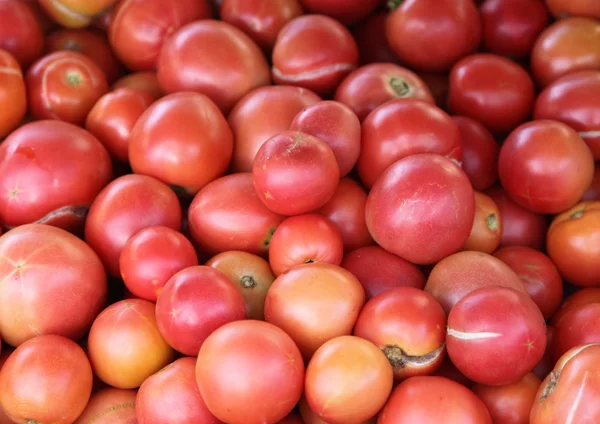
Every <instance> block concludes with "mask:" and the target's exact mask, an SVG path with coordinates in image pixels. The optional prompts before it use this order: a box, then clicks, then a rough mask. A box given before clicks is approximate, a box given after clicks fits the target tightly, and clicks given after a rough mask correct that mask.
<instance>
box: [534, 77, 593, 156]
mask: <svg viewBox="0 0 600 424" xmlns="http://www.w3.org/2000/svg"><path fill="white" fill-rule="evenodd" d="M599 97H600V71H581V72H575V73H573V74H567V75H565V76H563V77H561V78H558V79H557V80H556V81H554V82H552V83H551V84H550V85H548V86H547V87H546V88H545V89H544V90H543V91H542V92H541V93H540V95H539V96H538V98H537V100H536V102H535V108H534V109H533V117H534V118H535V119H553V120H555V121H561V122H564V123H565V124H567V125H569V126H570V127H571V128H573V129H574V130H575V131H578V132H579V135H580V136H581V138H583V140H584V141H585V142H586V143H587V145H588V146H589V148H590V149H591V150H592V154H593V155H594V159H595V160H600V105H598V102H597V101H596V100H597V99H598V98H599Z"/></svg>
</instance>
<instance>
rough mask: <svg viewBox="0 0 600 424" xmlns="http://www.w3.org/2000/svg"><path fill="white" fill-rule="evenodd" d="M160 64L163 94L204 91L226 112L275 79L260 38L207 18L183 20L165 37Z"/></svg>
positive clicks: (159, 75) (159, 78)
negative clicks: (257, 39) (185, 23)
mask: <svg viewBox="0 0 600 424" xmlns="http://www.w3.org/2000/svg"><path fill="white" fill-rule="evenodd" d="M215 46H219V48H215ZM157 69H158V71H157V75H158V82H159V83H160V87H161V89H162V90H163V91H164V92H165V93H176V92H180V91H194V92H198V93H201V94H204V95H206V96H208V97H209V98H210V99H211V100H212V101H214V102H215V103H216V104H217V106H218V107H219V108H220V109H221V110H222V111H223V113H224V114H228V113H229V112H230V111H231V109H232V108H233V106H234V105H235V104H236V103H237V102H238V101H239V100H240V99H241V98H242V97H243V96H244V95H245V94H247V93H248V92H250V91H251V90H253V89H255V88H257V87H262V86H264V85H269V84H270V82H271V74H270V72H269V65H268V64H267V60H266V58H265V57H264V55H263V53H262V52H261V51H260V49H259V48H258V46H257V45H256V43H255V42H254V41H252V39H251V38H250V37H248V36H247V35H246V34H244V33H243V32H242V31H241V30H239V29H237V28H236V27H234V26H233V25H230V24H228V23H226V22H220V21H214V20H208V19H207V20H201V21H195V22H192V23H190V24H188V25H185V26H183V27H182V28H180V29H179V30H177V32H175V33H174V34H173V35H171V36H170V37H169V38H167V39H166V41H165V43H164V46H163V48H162V50H161V51H160V55H159V57H158V63H157Z"/></svg>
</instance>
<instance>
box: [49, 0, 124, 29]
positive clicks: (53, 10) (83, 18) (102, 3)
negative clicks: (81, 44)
mask: <svg viewBox="0 0 600 424" xmlns="http://www.w3.org/2000/svg"><path fill="white" fill-rule="evenodd" d="M116 2H117V0H39V3H40V5H41V6H42V7H43V8H44V10H45V12H46V13H47V14H48V15H49V16H50V17H51V18H52V19H53V20H55V21H56V22H58V23H59V24H60V25H62V26H64V27H67V28H83V27H86V26H88V25H90V24H91V23H92V21H93V19H94V17H95V16H96V15H99V14H100V13H101V12H102V11H103V10H106V9H108V8H110V7H111V6H113V5H114V4H115V3H116Z"/></svg>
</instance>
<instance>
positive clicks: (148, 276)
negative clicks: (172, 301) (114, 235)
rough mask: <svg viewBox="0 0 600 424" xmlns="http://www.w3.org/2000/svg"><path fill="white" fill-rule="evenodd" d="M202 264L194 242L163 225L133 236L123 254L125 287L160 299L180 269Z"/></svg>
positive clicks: (120, 261) (121, 266)
mask: <svg viewBox="0 0 600 424" xmlns="http://www.w3.org/2000/svg"><path fill="white" fill-rule="evenodd" d="M195 265H198V256H197V255H196V250H195V249H194V246H193V245H192V243H191V242H190V241H189V240H188V239H186V238H185V236H184V235H183V234H181V233H180V232H178V231H175V230H173V229H171V228H168V227H163V226H160V225H156V226H152V227H147V228H144V229H143V230H141V231H140V232H138V233H137V234H135V235H134V236H133V237H131V238H130V239H129V240H128V241H127V243H125V245H124V246H123V250H122V251H121V254H120V256H119V270H120V275H121V278H122V279H123V282H124V283H125V286H126V287H127V288H128V289H129V290H130V291H131V292H132V293H133V294H134V295H135V296H136V297H139V298H142V299H146V300H149V301H151V302H156V299H157V298H158V295H159V294H160V292H161V291H162V289H163V287H164V286H165V284H167V281H168V280H169V279H170V278H171V277H172V276H173V275H175V274H176V273H177V272H179V271H181V270H183V269H185V268H188V267H191V266H195Z"/></svg>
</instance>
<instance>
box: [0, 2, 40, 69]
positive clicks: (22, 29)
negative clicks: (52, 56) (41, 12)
mask: <svg viewBox="0 0 600 424" xmlns="http://www.w3.org/2000/svg"><path fill="white" fill-rule="evenodd" d="M0 49H2V50H6V51H7V52H9V53H10V54H12V55H13V56H14V57H15V59H17V61H18V62H19V64H20V65H21V68H22V69H23V70H24V71H25V70H27V68H29V65H31V64H32V63H33V62H34V61H36V60H37V59H38V58H39V57H40V56H41V55H42V51H43V50H44V33H43V31H42V27H41V25H40V22H39V20H38V18H37V17H36V15H35V13H34V12H33V10H32V9H30V7H29V5H28V4H27V2H24V1H21V0H6V1H2V2H0Z"/></svg>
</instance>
